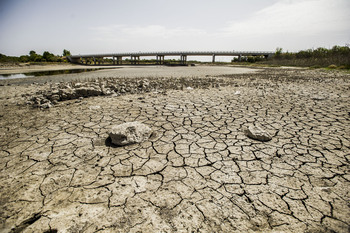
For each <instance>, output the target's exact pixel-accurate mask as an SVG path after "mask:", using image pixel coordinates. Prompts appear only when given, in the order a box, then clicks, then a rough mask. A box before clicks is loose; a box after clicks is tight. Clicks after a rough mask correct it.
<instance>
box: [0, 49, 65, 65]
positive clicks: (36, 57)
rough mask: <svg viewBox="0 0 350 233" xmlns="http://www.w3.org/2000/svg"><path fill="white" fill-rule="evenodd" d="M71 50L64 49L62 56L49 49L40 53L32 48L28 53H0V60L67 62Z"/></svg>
mask: <svg viewBox="0 0 350 233" xmlns="http://www.w3.org/2000/svg"><path fill="white" fill-rule="evenodd" d="M70 55H71V53H70V51H69V50H66V49H64V50H63V53H62V56H60V55H54V54H53V53H50V52H48V51H44V52H43V54H38V53H36V52H35V51H34V50H31V51H30V52H29V54H28V55H22V56H19V57H16V56H6V55H4V54H1V53H0V62H2V63H23V62H65V61H66V57H67V56H70Z"/></svg>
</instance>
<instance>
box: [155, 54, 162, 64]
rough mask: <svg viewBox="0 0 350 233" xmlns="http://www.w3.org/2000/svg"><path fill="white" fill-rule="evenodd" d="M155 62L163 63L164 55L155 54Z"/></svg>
mask: <svg viewBox="0 0 350 233" xmlns="http://www.w3.org/2000/svg"><path fill="white" fill-rule="evenodd" d="M156 60H157V64H158V65H163V64H164V55H157V58H156Z"/></svg>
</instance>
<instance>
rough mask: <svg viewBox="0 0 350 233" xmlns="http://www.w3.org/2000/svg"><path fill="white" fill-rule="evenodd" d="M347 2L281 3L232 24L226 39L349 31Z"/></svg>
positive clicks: (286, 0) (226, 30)
mask: <svg viewBox="0 0 350 233" xmlns="http://www.w3.org/2000/svg"><path fill="white" fill-rule="evenodd" d="M349 10H350V4H349V2H348V0H282V1H279V2H277V3H275V4H274V5H271V6H269V7H267V8H265V9H262V10H260V11H258V12H256V13H255V14H253V16H251V17H250V18H247V19H242V20H241V21H238V22H237V21H235V22H230V23H229V25H228V26H227V27H226V28H223V29H222V35H223V36H232V35H237V36H246V35H249V36H254V35H257V36H268V35H276V34H277V35H278V34H289V35H292V34H299V35H301V36H308V35H317V34H325V33H334V32H341V31H342V32H344V31H348V32H349V31H350V26H349V25H350V24H349V22H350V14H349Z"/></svg>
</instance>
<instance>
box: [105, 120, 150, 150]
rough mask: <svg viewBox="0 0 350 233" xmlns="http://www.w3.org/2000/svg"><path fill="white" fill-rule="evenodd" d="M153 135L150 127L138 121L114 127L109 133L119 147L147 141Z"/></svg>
mask: <svg viewBox="0 0 350 233" xmlns="http://www.w3.org/2000/svg"><path fill="white" fill-rule="evenodd" d="M151 134H152V129H151V128H150V127H148V126H147V125H145V124H142V123H140V122H137V121H135V122H127V123H124V124H121V125H117V126H114V127H113V128H112V130H111V131H110V132H109V136H110V138H111V139H112V143H113V144H115V145H118V146H124V145H129V144H134V143H140V142H143V141H146V140H148V139H149V137H150V136H151Z"/></svg>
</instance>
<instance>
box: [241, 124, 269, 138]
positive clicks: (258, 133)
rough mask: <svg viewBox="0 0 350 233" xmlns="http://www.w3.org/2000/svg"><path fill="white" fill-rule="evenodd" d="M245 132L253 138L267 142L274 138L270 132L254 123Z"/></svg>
mask: <svg viewBox="0 0 350 233" xmlns="http://www.w3.org/2000/svg"><path fill="white" fill-rule="evenodd" d="M244 134H245V135H246V136H248V137H249V138H251V139H255V140H258V141H262V142H267V141H270V140H271V139H272V137H271V135H270V134H269V133H268V132H266V131H264V130H263V129H261V128H259V127H258V126H254V125H251V126H249V127H248V128H247V129H245V130H244Z"/></svg>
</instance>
